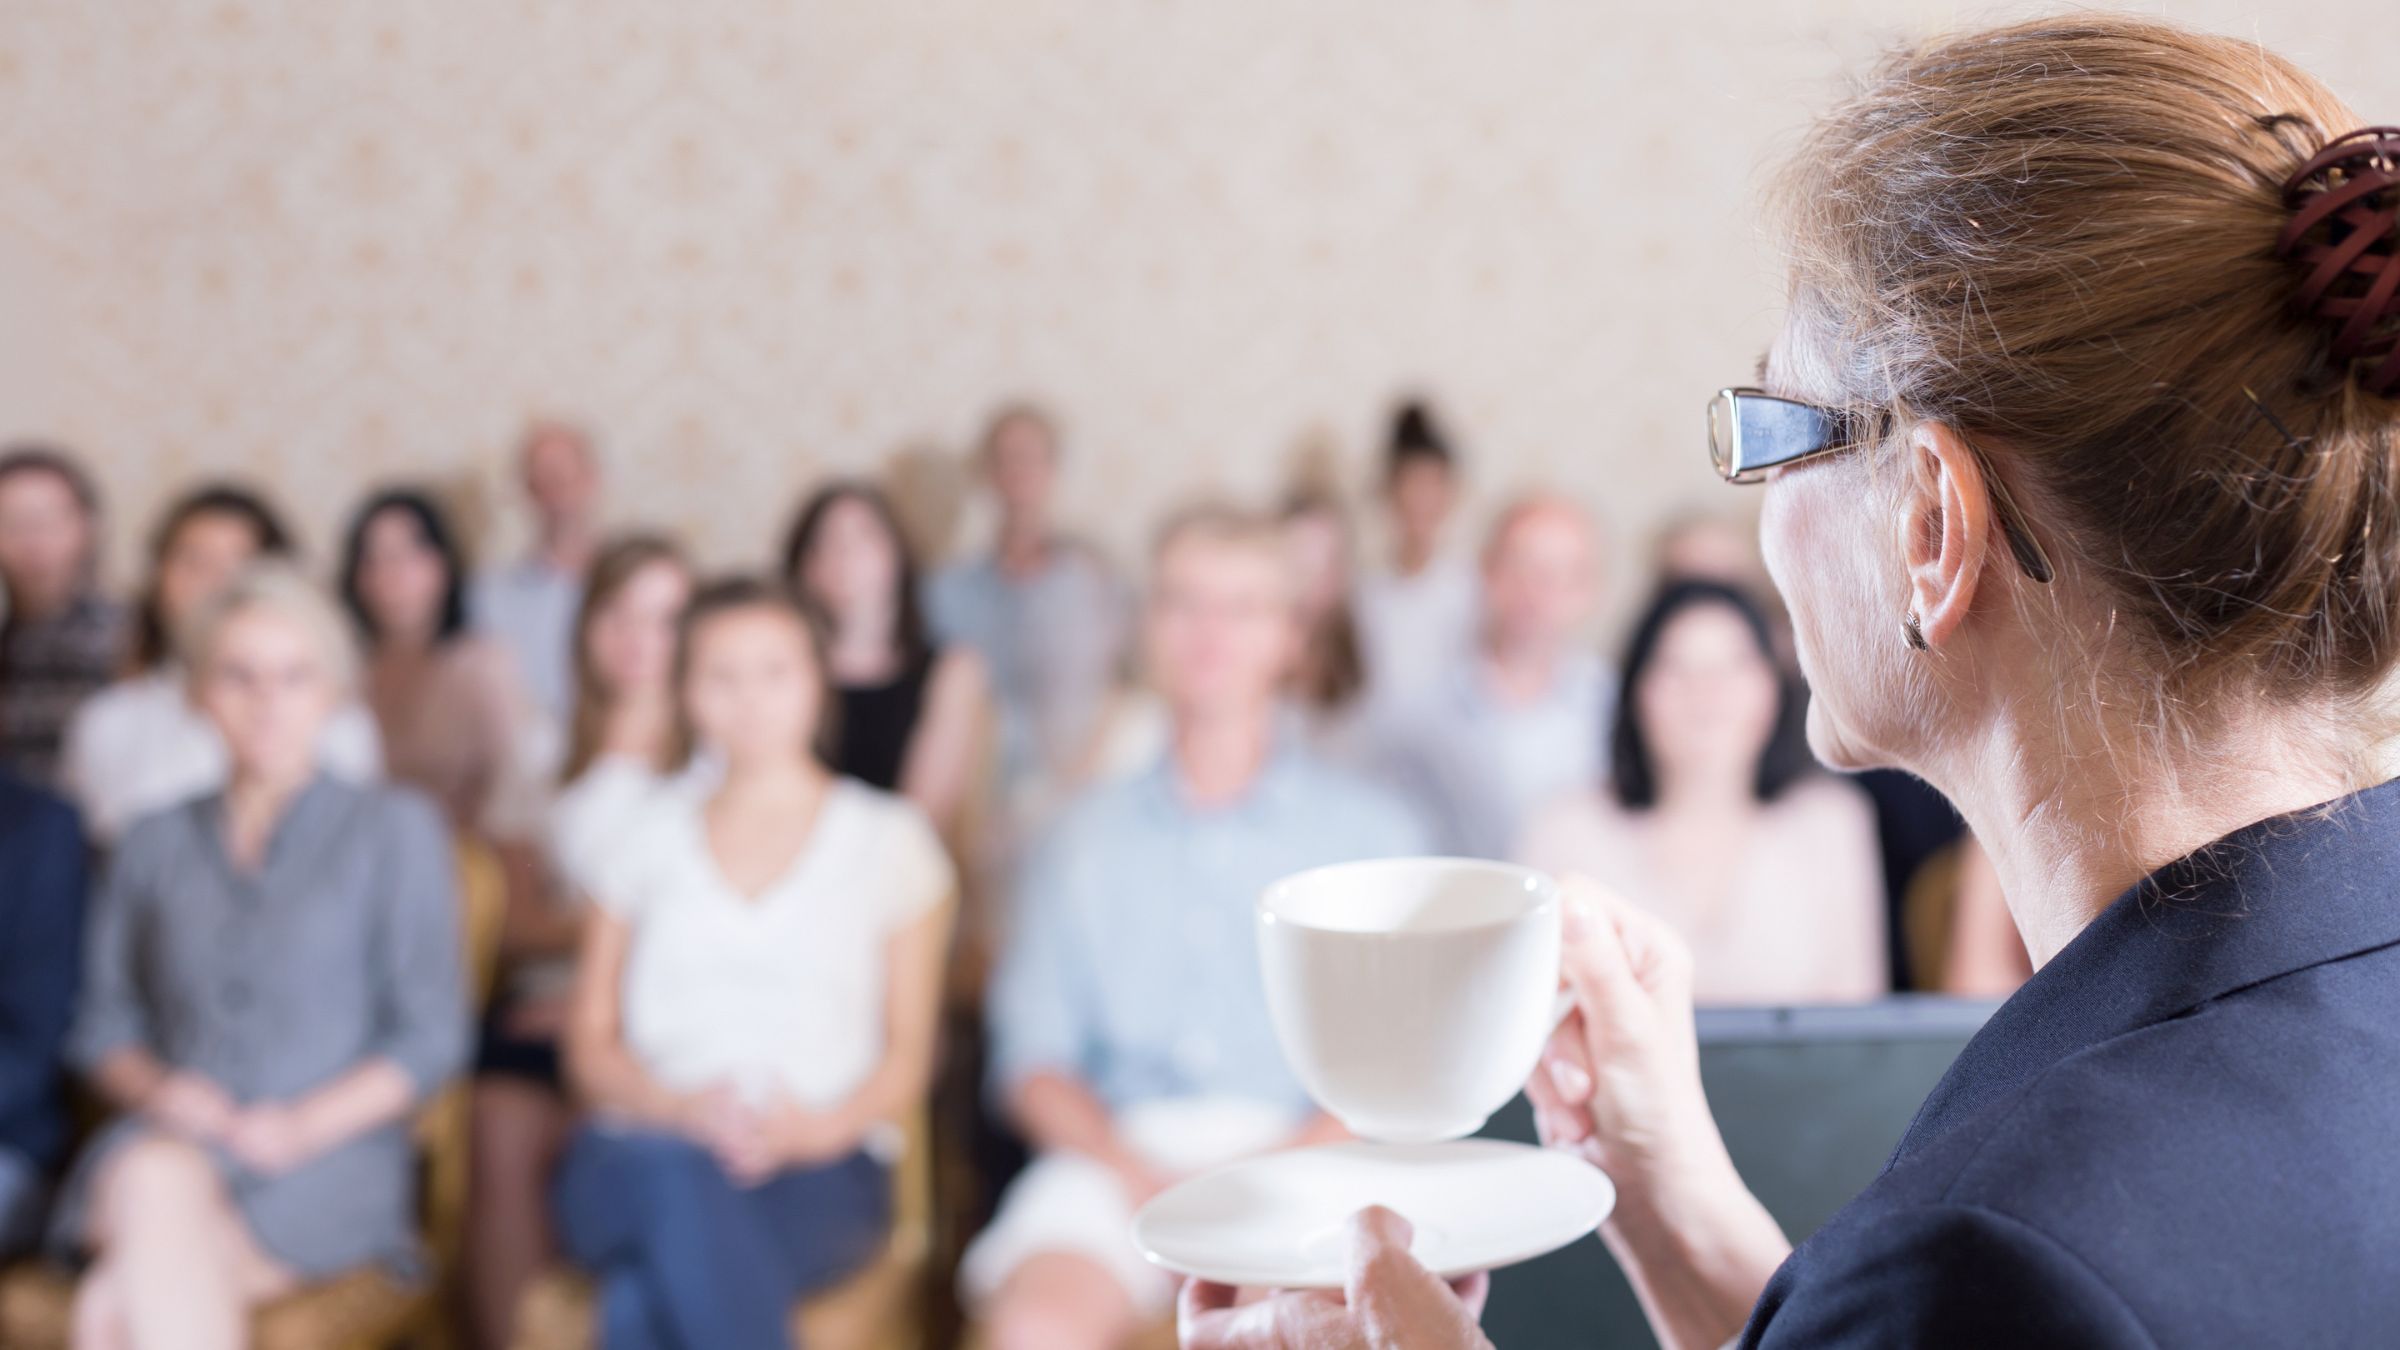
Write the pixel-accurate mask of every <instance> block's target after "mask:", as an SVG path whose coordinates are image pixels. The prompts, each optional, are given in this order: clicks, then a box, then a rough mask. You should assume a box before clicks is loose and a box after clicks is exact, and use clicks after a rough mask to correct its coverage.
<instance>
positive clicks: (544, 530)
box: [468, 422, 600, 722]
mask: <svg viewBox="0 0 2400 1350" xmlns="http://www.w3.org/2000/svg"><path fill="white" fill-rule="evenodd" d="M517 473H518V481H519V483H520V484H521V485H522V486H523V487H524V489H525V504H526V505H527V506H528V507H530V508H531V510H532V514H533V547H532V549H531V550H530V551H528V552H527V553H526V554H525V556H523V557H521V558H519V559H517V560H516V561H515V562H512V563H508V564H506V565H504V566H500V567H494V568H491V569H489V570H487V571H485V572H484V573H483V575H481V576H479V577H477V578H476V579H475V585H474V589H473V591H472V592H471V593H470V594H469V597H468V600H469V606H468V608H469V610H470V614H471V617H472V618H473V620H474V623H475V627H476V628H477V629H478V630H480V631H482V632H485V633H489V634H490V635H491V636H492V637H494V638H496V639H498V641H499V642H500V644H501V645H502V646H503V647H505V648H507V649H508V654H509V657H510V659H511V660H512V661H514V662H515V664H516V668H517V673H518V676H519V678H521V679H522V680H523V681H524V682H525V691H526V693H527V694H528V695H529V696H530V697H531V698H532V700H533V704H534V707H535V708H536V709H537V710H538V711H539V712H540V713H541V714H542V716H544V717H546V718H548V719H549V720H551V721H553V722H558V721H563V720H564V719H565V717H566V716H567V711H568V697H569V695H570V694H571V693H572V691H573V687H574V679H575V671H574V664H575V658H574V635H573V629H574V625H575V614H576V609H577V607H578V606H579V605H580V604H581V603H582V601H583V577H584V573H585V572H586V571H587V570H589V569H590V567H591V565H592V555H593V552H594V550H595V549H596V548H597V547H598V542H599V540H598V532H599V524H598V518H599V503H600V461H599V458H598V456H596V455H594V454H593V452H592V443H591V439H590V438H589V437H587V436H585V435H584V433H583V432H582V431H581V430H580V429H578V428H576V427H572V426H569V425H567V424H566V423H563V422H536V423H534V424H533V425H532V426H531V427H529V428H527V429H526V432H525V439H524V440H523V441H522V442H521V443H520V444H519V445H518V448H517Z"/></svg>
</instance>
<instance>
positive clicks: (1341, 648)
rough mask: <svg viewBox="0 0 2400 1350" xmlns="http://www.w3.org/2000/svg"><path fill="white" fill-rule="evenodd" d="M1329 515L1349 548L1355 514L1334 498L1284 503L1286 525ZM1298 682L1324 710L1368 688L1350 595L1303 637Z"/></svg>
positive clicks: (1304, 496)
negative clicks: (1351, 514) (1351, 526)
mask: <svg viewBox="0 0 2400 1350" xmlns="http://www.w3.org/2000/svg"><path fill="white" fill-rule="evenodd" d="M1317 515H1321V516H1326V517H1329V518H1331V519H1332V521H1333V522H1334V527H1335V528H1336V529H1338V530H1340V531H1341V534H1342V546H1343V548H1344V550H1345V551H1347V550H1348V548H1349V546H1350V516H1349V513H1348V512H1346V511H1344V510H1343V509H1342V504H1341V502H1339V501H1338V500H1336V499H1334V498H1333V497H1331V496H1329V495H1327V494H1323V493H1314V492H1299V493H1294V494H1293V495H1292V496H1291V497H1290V498H1288V499H1286V500H1285V502H1284V504H1283V523H1284V525H1285V526H1286V527H1287V528H1288V527H1289V526H1290V525H1291V524H1292V522H1294V521H1297V520H1301V519H1303V518H1305V517H1308V516H1317ZM1293 683H1294V686H1295V688H1296V691H1297V692H1298V694H1299V695H1300V698H1301V700H1302V701H1303V702H1305V703H1307V704H1308V706H1309V707H1311V708H1316V709H1320V710H1328V711H1330V710H1333V709H1338V708H1345V707H1348V706H1349V705H1350V703H1351V701H1352V700H1354V699H1356V698H1357V697H1358V696H1359V695H1360V694H1362V693H1365V692H1366V687H1367V658H1366V654H1365V652H1364V651H1363V650H1362V649H1361V643H1360V642H1359V636H1358V617H1357V615H1356V614H1354V613H1353V612H1352V610H1351V605H1350V597H1348V596H1347V595H1345V596H1343V597H1341V598H1340V599H1339V600H1336V601H1335V602H1334V604H1333V607H1332V608H1331V609H1329V610H1327V611H1326V612H1325V613H1324V614H1322V615H1320V616H1318V617H1317V618H1315V619H1314V620H1312V621H1311V622H1310V623H1309V625H1308V631H1307V633H1305V634H1303V635H1302V637H1301V651H1300V665H1299V669H1298V670H1297V671H1295V672H1294V680H1293Z"/></svg>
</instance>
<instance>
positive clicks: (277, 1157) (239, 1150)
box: [225, 1102, 318, 1176]
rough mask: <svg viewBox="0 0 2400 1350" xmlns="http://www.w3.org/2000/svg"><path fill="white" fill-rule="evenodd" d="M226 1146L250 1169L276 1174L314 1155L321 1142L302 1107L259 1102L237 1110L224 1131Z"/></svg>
mask: <svg viewBox="0 0 2400 1350" xmlns="http://www.w3.org/2000/svg"><path fill="white" fill-rule="evenodd" d="M225 1149H226V1151H227V1152H229V1153H231V1154H232V1155H233V1156H234V1159H235V1160H236V1161H238V1162H240V1163H241V1164H242V1166H244V1167H247V1168H249V1169H250V1170H251V1171H253V1172H258V1173H261V1174H263V1175H266V1176H277V1175H280V1174H282V1173H285V1172H289V1171H291V1170H292V1169H293V1168H295V1167H298V1166H299V1165H300V1164H302V1163H304V1162H307V1161H308V1160H309V1159H310V1158H313V1157H315V1156H316V1155H317V1152H318V1144H317V1139H316V1135H315V1132H314V1131H313V1130H311V1129H310V1127H309V1121H308V1117H307V1115H306V1114H305V1113H304V1112H302V1111H301V1110H300V1109H299V1108H297V1107H293V1106H289V1105H287V1104H285V1103H283V1102H259V1103H257V1104H256V1105H253V1106H247V1107H244V1108H242V1109H241V1110H240V1111H239V1112H236V1113H235V1115H234V1117H233V1121H232V1123H231V1124H230V1125H229V1126H228V1127H227V1128H226V1131H225Z"/></svg>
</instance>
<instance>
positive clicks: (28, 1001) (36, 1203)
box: [0, 769, 84, 1261]
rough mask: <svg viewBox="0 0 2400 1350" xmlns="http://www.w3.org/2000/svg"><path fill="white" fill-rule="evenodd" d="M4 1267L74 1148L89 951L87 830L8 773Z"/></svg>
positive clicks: (1, 1013) (0, 1211) (2, 853)
mask: <svg viewBox="0 0 2400 1350" xmlns="http://www.w3.org/2000/svg"><path fill="white" fill-rule="evenodd" d="M0 877H6V878H8V882H7V884H6V885H0V1261H5V1260H7V1259H8V1258H9V1257H12V1256H14V1255H16V1254H17V1253H19V1252H21V1251H23V1250H24V1249H25V1248H26V1247H27V1246H28V1245H30V1244H31V1243H32V1242H33V1240H34V1238H35V1236H36V1235H37V1234H39V1232H40V1231H41V1216H42V1201H43V1198H44V1196H45V1195H46V1193H47V1191H48V1187H47V1186H46V1185H45V1179H46V1178H47V1177H48V1176H49V1173H50V1169H51V1167H52V1165H54V1164H55V1163H56V1162H57V1161H58V1157H59V1152H60V1150H61V1149H63V1148H64V1147H65V1146H66V1142H67V1107H66V1093H65V1086H66V1085H65V1084H64V1083H63V1082H62V1081H61V1075H60V1073H59V1069H60V1065H61V1062H62V1058H63V1055H64V1051H65V1045H66V1037H67V1026H68V1023H69V1021H70V1020H71V1018H72V1017H73V1015H74V1005H75V976H76V973H77V971H78V970H80V969H81V965H82V958H81V955H80V953H81V951H82V946H83V892H84V850H83V831H82V829H81V828H80V827H79V826H78V825H77V824H76V822H75V813H74V811H73V810H71V809H69V807H68V806H67V804H66V803H65V802H62V801H60V800H58V799H57V798H55V797H52V796H51V795H50V794H49V793H46V792H43V791H42V790H41V789H39V788H36V787H34V786H32V785H31V784H29V783H26V782H24V781H22V780H21V779H18V778H16V777H14V776H12V775H11V774H9V773H8V771H7V770H5V769H0Z"/></svg>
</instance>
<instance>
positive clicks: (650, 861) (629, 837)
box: [572, 793, 690, 924]
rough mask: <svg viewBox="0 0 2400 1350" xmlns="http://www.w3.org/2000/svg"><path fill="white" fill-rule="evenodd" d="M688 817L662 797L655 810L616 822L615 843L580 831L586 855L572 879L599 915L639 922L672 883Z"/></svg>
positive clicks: (671, 800) (676, 804)
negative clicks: (587, 895)
mask: <svg viewBox="0 0 2400 1350" xmlns="http://www.w3.org/2000/svg"><path fill="white" fill-rule="evenodd" d="M626 814H627V815H630V814H632V813H630V812H629V813H626ZM687 815H688V811H687V809H686V808H685V806H684V804H683V803H682V802H681V801H679V800H676V799H674V797H673V796H672V795H671V794H666V793H661V794H659V796H658V798H657V800H656V802H655V803H654V809H651V810H646V811H643V812H641V813H640V814H639V816H638V817H636V818H634V819H630V820H628V819H626V818H625V817H624V816H622V815H621V816H618V817H616V822H617V824H618V826H619V827H620V828H621V829H622V833H621V834H619V835H618V836H617V837H616V838H615V839H613V840H607V839H605V837H604V836H603V835H601V834H599V833H596V832H593V831H590V830H588V829H587V830H585V831H583V832H582V833H581V838H582V840H583V847H584V848H585V850H587V851H586V852H585V853H584V854H583V855H582V856H581V857H580V858H579V859H578V860H577V861H576V863H575V864H574V866H573V869H572V875H573V876H574V878H575V880H576V881H577V882H578V883H579V884H581V885H582V886H583V888H584V890H585V891H586V893H588V894H589V895H590V896H591V899H592V903H593V904H595V905H597V906H599V907H600V909H601V911H602V912H604V913H606V914H608V915H609V916H610V917H612V918H615V919H617V920H619V921H621V922H624V923H628V924H638V923H640V922H641V919H642V914H643V912H644V911H645V910H647V909H648V908H649V907H650V903H651V901H652V899H653V898H654V897H655V896H656V895H657V894H658V892H659V889H660V887H661V886H663V885H665V884H667V883H668V882H669V881H670V880H671V869H672V867H673V862H674V855H675V852H676V848H677V841H678V839H679V838H680V837H681V836H682V834H683V833H684V832H685V831H686V830H688V829H689V828H690V822H689V821H688V820H687V819H686V817H687Z"/></svg>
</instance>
